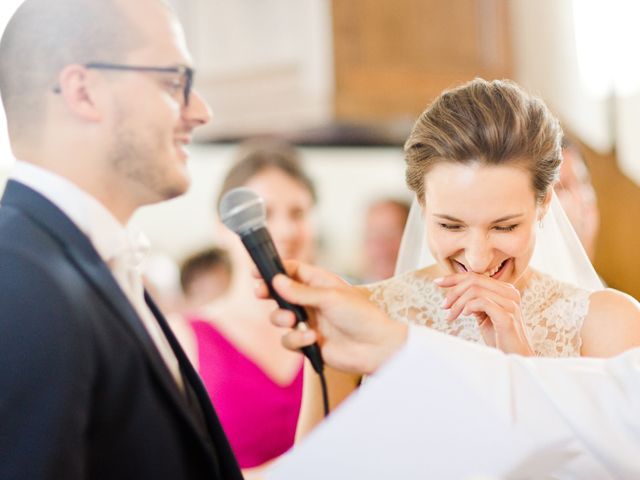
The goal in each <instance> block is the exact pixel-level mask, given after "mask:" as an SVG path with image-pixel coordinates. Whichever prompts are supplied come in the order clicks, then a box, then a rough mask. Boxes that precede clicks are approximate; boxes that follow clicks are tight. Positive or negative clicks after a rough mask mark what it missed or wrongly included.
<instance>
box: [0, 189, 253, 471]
mask: <svg viewBox="0 0 640 480" xmlns="http://www.w3.org/2000/svg"><path fill="white" fill-rule="evenodd" d="M1 203H2V205H1V207H0V478H1V479H3V480H9V479H25V480H39V479H52V480H75V479H118V480H124V479H132V480H145V479H171V480H179V479H199V478H202V479H208V480H213V479H239V478H241V474H240V471H239V469H238V466H237V463H236V461H235V458H234V456H233V453H232V452H231V449H230V448H229V445H228V443H227V440H226V438H225V435H224V433H223V431H222V428H221V427H220V424H219V422H218V419H217V417H216V415H215V412H214V411H213V408H212V407H211V404H210V402H209V400H208V397H207V394H206V392H205V390H204V388H203V386H202V384H201V382H200V379H199V377H198V375H197V374H196V373H195V371H194V370H193V368H192V367H191V365H190V363H189V362H188V360H187V359H186V357H185V355H184V353H183V351H182V350H181V348H180V346H179V345H178V343H177V342H176V339H175V337H174V336H173V335H172V334H171V332H170V330H169V328H168V327H167V324H166V321H165V320H164V318H163V317H162V315H161V314H160V313H159V312H158V311H157V309H156V307H155V305H153V303H152V302H151V300H150V299H149V298H148V297H147V301H148V303H149V306H150V308H151V310H152V311H153V312H154V314H155V315H156V317H157V319H158V322H159V323H160V325H161V327H162V328H163V330H164V332H165V335H166V336H167V337H168V339H169V342H170V344H171V346H172V348H173V350H174V352H175V354H176V356H177V358H178V361H179V363H180V366H181V369H182V373H183V376H184V380H185V383H186V386H187V395H184V394H183V393H181V392H180V391H179V390H178V388H177V386H176V384H175V382H174V381H173V379H172V378H171V376H170V374H169V372H168V370H167V368H166V366H165V364H164V362H163V361H162V359H161V358H160V355H159V353H158V351H157V350H156V348H155V346H154V344H153V342H152V340H151V339H150V337H149V336H148V335H147V332H146V330H145V328H144V326H143V325H142V323H141V321H140V320H139V318H138V316H137V314H136V312H135V310H134V309H133V307H132V306H131V305H130V303H129V302H128V300H127V298H126V296H125V295H124V293H123V292H122V290H121V289H120V288H119V286H118V284H117V282H116V281H115V280H114V278H113V276H112V275H111V272H110V271H109V269H108V267H107V266H106V265H105V263H104V262H103V261H102V260H101V259H100V257H99V255H98V253H97V252H96V251H95V249H94V248H93V246H92V244H91V243H90V241H89V239H88V238H87V237H86V236H85V235H84V234H83V233H82V232H81V231H80V230H79V229H78V228H77V227H76V225H75V224H73V223H72V222H71V220H70V219H69V218H68V217H67V216H66V215H65V214H64V213H63V212H62V211H60V209H58V208H57V207H56V206H55V205H53V204H52V203H51V202H49V201H48V200H47V199H46V198H44V197H43V196H41V195H40V194H38V193H36V192H34V191H33V190H31V189H29V188H27V187H26V186H24V185H22V184H20V183H17V182H13V181H10V182H9V183H8V185H7V188H6V191H5V193H4V195H3V197H2V201H1Z"/></svg>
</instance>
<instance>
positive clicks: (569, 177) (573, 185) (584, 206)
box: [554, 136, 600, 261]
mask: <svg viewBox="0 0 640 480" xmlns="http://www.w3.org/2000/svg"><path fill="white" fill-rule="evenodd" d="M562 157H563V160H562V165H561V166H560V179H559V181H558V183H557V184H556V185H555V187H554V188H555V192H556V195H558V199H559V200H560V203H561V204H562V208H563V209H564V211H565V213H566V214H567V217H569V221H570V222H571V225H573V228H574V229H575V231H576V233H577V234H578V238H579V239H580V242H581V243H582V246H583V247H584V249H585V251H586V252H587V255H588V256H589V258H590V259H591V260H592V261H593V259H594V256H595V250H596V239H597V236H598V229H599V227H600V212H599V211H598V199H597V197H596V192H595V190H594V188H593V185H592V184H591V176H590V175H589V170H588V168H587V165H586V163H585V161H584V157H583V155H582V153H581V151H580V146H579V145H578V144H577V143H576V142H575V141H573V140H571V139H570V138H568V137H566V136H565V137H564V140H563V144H562Z"/></svg>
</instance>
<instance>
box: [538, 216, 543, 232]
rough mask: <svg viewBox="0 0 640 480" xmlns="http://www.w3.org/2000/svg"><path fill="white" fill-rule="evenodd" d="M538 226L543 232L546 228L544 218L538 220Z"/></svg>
mask: <svg viewBox="0 0 640 480" xmlns="http://www.w3.org/2000/svg"><path fill="white" fill-rule="evenodd" d="M538 226H539V227H540V229H541V230H542V229H543V228H544V223H543V221H542V218H541V219H540V220H538Z"/></svg>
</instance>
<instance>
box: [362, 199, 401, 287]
mask: <svg viewBox="0 0 640 480" xmlns="http://www.w3.org/2000/svg"><path fill="white" fill-rule="evenodd" d="M408 216H409V204H408V203H407V202H404V201H402V200H397V199H394V198H381V199H378V200H375V201H373V202H372V203H370V204H369V206H368V207H367V212H366V214H365V225H364V242H363V249H362V252H363V256H364V259H363V266H362V271H361V272H362V273H361V275H360V278H361V279H362V281H363V282H366V283H370V282H377V281H380V280H386V279H387V278H390V277H392V276H393V274H394V272H395V268H396V260H397V258H398V251H399V250H400V242H401V241H402V234H403V232H404V226H405V223H406V222H407V217H408Z"/></svg>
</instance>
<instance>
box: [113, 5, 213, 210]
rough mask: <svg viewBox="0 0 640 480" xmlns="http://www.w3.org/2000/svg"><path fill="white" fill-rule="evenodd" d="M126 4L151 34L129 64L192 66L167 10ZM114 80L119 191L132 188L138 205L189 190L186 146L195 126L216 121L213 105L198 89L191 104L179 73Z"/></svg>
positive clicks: (120, 75) (115, 163) (126, 75)
mask: <svg viewBox="0 0 640 480" xmlns="http://www.w3.org/2000/svg"><path fill="white" fill-rule="evenodd" d="M123 8H125V9H126V11H127V12H129V13H130V14H131V15H132V18H134V20H133V22H134V23H135V24H136V25H139V27H140V29H141V31H142V32H143V35H144V38H146V41H145V42H144V44H143V45H142V46H141V48H139V49H137V50H135V51H132V52H130V54H129V55H128V57H127V58H126V60H125V61H124V62H123V63H125V64H127V65H135V66H153V67H175V66H191V59H190V56H189V52H188V50H187V47H186V44H185V40H184V35H183V32H182V28H181V26H180V24H179V23H178V22H177V20H176V19H175V18H174V17H173V16H172V15H171V14H170V12H169V11H168V10H167V9H165V8H164V7H162V6H161V5H159V4H158V3H156V2H153V1H145V0H142V1H136V2H126V4H125V5H123ZM112 79H113V93H114V105H115V106H114V108H113V110H112V112H111V115H110V121H111V124H110V129H111V137H112V140H111V141H110V149H109V157H108V162H109V170H110V172H111V173H112V174H113V175H114V177H115V180H116V181H117V182H119V190H120V191H126V192H131V195H132V201H133V203H134V204H135V206H136V207H137V206H141V205H145V204H149V203H154V202H158V201H162V200H166V199H169V198H173V197H175V196H177V195H180V194H182V193H184V192H185V191H186V190H187V188H188V186H189V183H190V178H189V172H188V169H187V158H188V153H187V151H186V148H185V147H186V145H187V144H188V143H189V142H190V141H191V135H192V131H193V129H194V128H195V127H197V126H199V125H202V124H204V123H207V122H208V121H209V120H210V117H211V113H210V111H209V108H208V106H207V105H206V103H205V102H204V101H203V99H202V98H201V97H200V96H199V95H198V93H197V92H195V91H193V90H192V91H191V95H190V97H189V103H188V104H187V105H185V102H184V96H183V89H182V85H183V84H182V83H181V81H180V80H181V77H180V75H178V74H173V73H157V72H153V73H151V72H124V73H123V72H118V73H117V74H113V75H112Z"/></svg>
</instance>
